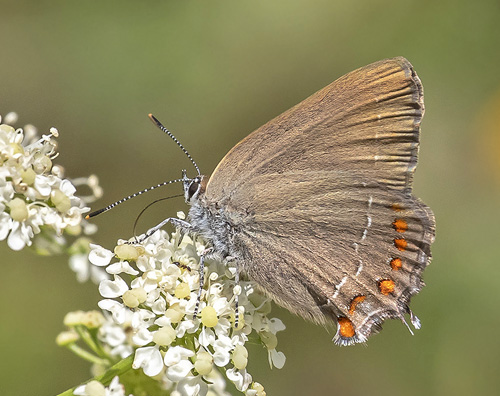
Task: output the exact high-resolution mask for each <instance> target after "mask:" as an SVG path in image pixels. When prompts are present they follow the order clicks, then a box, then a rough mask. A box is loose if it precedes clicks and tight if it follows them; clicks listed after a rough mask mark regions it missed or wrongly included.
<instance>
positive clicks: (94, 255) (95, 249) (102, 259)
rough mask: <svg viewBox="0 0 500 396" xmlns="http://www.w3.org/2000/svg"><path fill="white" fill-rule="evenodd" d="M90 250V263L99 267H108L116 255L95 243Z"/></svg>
mask: <svg viewBox="0 0 500 396" xmlns="http://www.w3.org/2000/svg"><path fill="white" fill-rule="evenodd" d="M90 249H91V250H90V253H89V261H90V262H91V263H92V264H94V265H97V266H98V267H104V266H106V265H108V264H109V263H110V261H111V259H112V258H113V257H114V255H115V254H114V253H113V252H111V251H109V250H107V249H104V248H103V247H101V246H99V245H95V244H93V243H91V244H90Z"/></svg>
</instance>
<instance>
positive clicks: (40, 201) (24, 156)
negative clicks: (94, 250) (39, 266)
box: [0, 113, 102, 280]
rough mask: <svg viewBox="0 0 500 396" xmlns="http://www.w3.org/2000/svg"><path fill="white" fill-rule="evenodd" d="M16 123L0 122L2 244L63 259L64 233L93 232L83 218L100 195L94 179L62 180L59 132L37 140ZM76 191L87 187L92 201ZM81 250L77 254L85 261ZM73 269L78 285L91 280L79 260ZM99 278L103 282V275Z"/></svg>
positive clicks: (9, 118)
mask: <svg viewBox="0 0 500 396" xmlns="http://www.w3.org/2000/svg"><path fill="white" fill-rule="evenodd" d="M16 122H17V115H16V114H15V113H8V114H7V115H6V116H5V117H4V118H3V119H2V117H1V116H0V241H2V240H5V239H7V245H8V246H9V247H10V248H11V249H13V250H21V249H23V248H24V247H25V246H32V245H33V246H34V248H35V250H36V251H37V252H38V253H39V254H52V253H61V252H62V251H64V249H66V248H67V242H66V240H65V238H64V237H63V233H64V232H65V233H66V234H68V235H73V236H78V235H81V234H86V235H88V234H91V233H93V232H95V230H96V227H95V226H94V225H93V224H90V223H88V222H86V221H85V220H83V217H82V214H83V213H85V212H87V211H88V210H89V208H87V207H86V205H85V204H86V203H88V202H90V201H91V200H93V199H95V198H97V197H99V196H100V195H102V191H101V189H100V187H99V185H98V181H97V178H96V177H95V176H90V177H88V178H79V179H75V180H73V181H71V180H69V179H64V178H63V173H64V170H63V168H62V167H60V166H57V165H53V164H52V161H53V159H54V158H55V157H57V155H58V153H57V151H56V148H57V144H56V142H55V140H54V138H57V137H58V135H59V133H58V131H57V129H56V128H50V132H49V133H48V134H45V135H42V136H41V137H39V136H38V134H37V130H36V128H35V127H34V126H33V125H26V126H25V127H24V128H17V129H15V128H14V127H13V126H11V125H10V124H15V123H16ZM78 185H86V186H88V187H89V188H90V190H91V191H92V195H90V196H88V197H83V198H81V197H78V196H76V195H75V192H76V187H75V186H78ZM81 245H82V244H80V249H79V253H80V254H82V253H84V256H85V257H86V255H87V254H86V253H87V252H85V249H81ZM87 245H88V243H87ZM87 251H88V247H87ZM75 253H76V252H75ZM85 260H86V258H85ZM73 261H75V260H73ZM87 263H88V261H87ZM72 267H73V269H74V270H79V277H80V280H82V279H83V278H88V276H85V275H82V274H81V273H82V271H85V270H86V271H87V272H89V271H90V265H89V264H87V265H86V266H85V268H82V265H81V260H80V262H78V260H77V262H76V263H73V264H72ZM77 272H78V271H77ZM96 278H98V279H99V280H100V279H102V274H101V276H96Z"/></svg>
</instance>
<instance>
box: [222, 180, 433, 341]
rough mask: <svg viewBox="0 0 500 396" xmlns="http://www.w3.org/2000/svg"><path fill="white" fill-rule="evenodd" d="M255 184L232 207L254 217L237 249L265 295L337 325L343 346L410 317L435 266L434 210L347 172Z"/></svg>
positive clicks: (244, 222) (245, 221)
mask: <svg viewBox="0 0 500 396" xmlns="http://www.w3.org/2000/svg"><path fill="white" fill-rule="evenodd" d="M254 182H255V184H254V188H253V189H252V190H251V191H250V190H247V191H245V193H246V194H247V195H246V196H245V197H243V196H240V195H239V194H235V195H233V199H232V200H231V201H232V202H235V203H236V202H238V203H240V204H241V205H243V206H244V207H245V209H246V211H247V213H248V215H247V216H245V217H238V218H239V219H241V222H239V223H238V224H236V226H237V228H238V229H239V232H238V233H237V234H236V235H235V239H234V245H235V246H236V248H237V250H238V251H239V252H240V253H241V258H242V266H243V269H244V271H245V272H246V273H247V274H248V275H249V276H250V277H251V278H252V279H254V280H255V281H256V282H257V283H258V284H259V285H260V286H261V287H262V288H263V289H264V290H265V291H266V292H267V293H268V294H270V295H271V296H272V297H273V298H274V299H275V300H276V301H277V302H278V303H279V304H280V305H283V306H285V307H286V308H288V309H289V310H290V311H292V312H295V313H297V314H298V315H300V316H302V317H305V318H307V319H311V320H314V321H316V322H323V323H325V322H328V321H332V320H333V321H335V322H339V321H340V326H338V332H337V336H336V341H337V342H338V343H341V344H351V343H353V342H362V341H365V340H366V339H367V337H368V336H369V335H370V334H371V333H373V332H376V331H377V330H378V329H379V327H380V324H381V323H382V322H383V320H385V319H386V318H394V317H399V318H401V319H403V316H404V314H405V313H408V312H409V309H408V304H409V300H410V298H411V296H412V295H414V294H416V293H418V291H419V290H420V289H421V287H422V286H423V282H422V276H421V274H422V272H423V270H424V269H425V267H426V266H427V264H428V263H429V260H430V245H431V243H432V242H433V240H434V217H433V215H432V212H431V211H430V209H429V208H428V207H427V206H425V205H424V204H423V203H421V202H420V201H419V200H417V199H416V198H414V197H411V196H408V195H406V194H404V193H402V192H399V191H396V190H392V189H388V188H386V187H384V186H383V185H380V184H379V183H376V182H373V181H369V180H366V179H360V178H359V177H357V176H356V177H352V176H351V175H349V174H346V173H345V172H342V171H339V172H337V171H299V172H285V173H283V174H281V175H276V174H275V175H262V176H259V177H256V178H255V179H254ZM228 210H229V212H230V213H229V214H230V215H231V214H234V213H237V212H239V210H236V212H234V211H233V210H234V209H232V205H230V206H229V209H228ZM351 331H352V334H351Z"/></svg>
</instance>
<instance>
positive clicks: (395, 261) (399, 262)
mask: <svg viewBox="0 0 500 396" xmlns="http://www.w3.org/2000/svg"><path fill="white" fill-rule="evenodd" d="M402 266H403V261H402V260H401V259H400V258H399V257H396V258H393V259H392V260H391V267H392V269H393V270H394V271H398V270H399V269H400V268H401V267H402Z"/></svg>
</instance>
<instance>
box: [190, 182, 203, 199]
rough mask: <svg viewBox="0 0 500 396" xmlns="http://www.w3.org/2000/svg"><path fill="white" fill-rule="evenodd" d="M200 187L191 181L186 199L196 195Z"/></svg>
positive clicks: (197, 183)
mask: <svg viewBox="0 0 500 396" xmlns="http://www.w3.org/2000/svg"><path fill="white" fill-rule="evenodd" d="M199 186H200V183H199V182H198V181H193V182H192V183H191V185H190V186H189V190H188V197H189V199H191V198H192V197H193V195H194V194H196V191H198V188H199Z"/></svg>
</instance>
